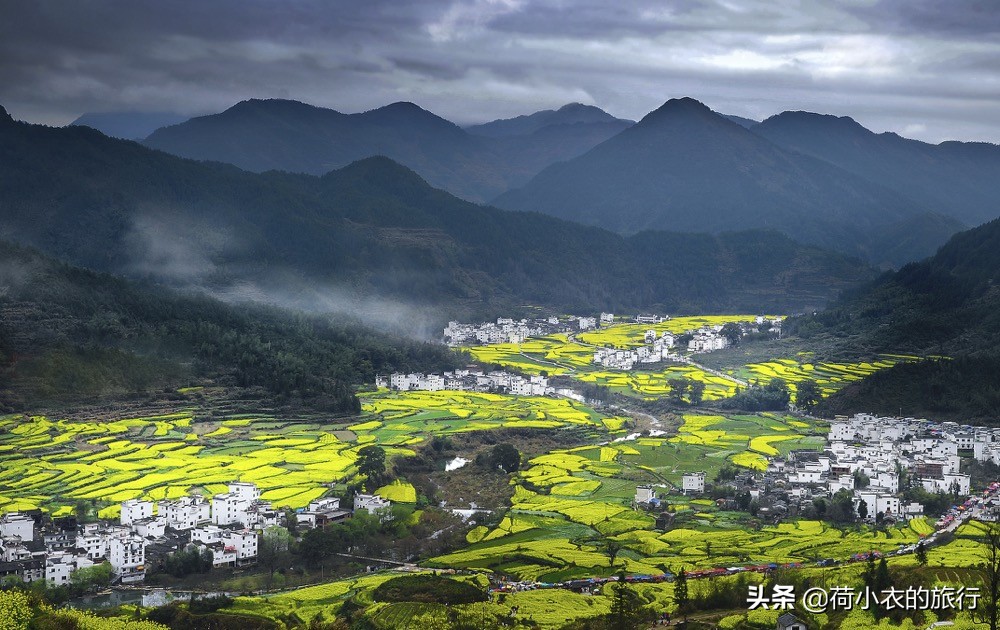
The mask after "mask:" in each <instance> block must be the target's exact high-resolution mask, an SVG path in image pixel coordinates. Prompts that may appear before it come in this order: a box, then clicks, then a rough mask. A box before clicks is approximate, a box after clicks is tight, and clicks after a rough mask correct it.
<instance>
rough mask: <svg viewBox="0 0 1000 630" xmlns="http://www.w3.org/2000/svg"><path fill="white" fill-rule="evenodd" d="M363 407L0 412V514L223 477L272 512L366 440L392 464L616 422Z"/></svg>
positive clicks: (186, 487)
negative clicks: (78, 416) (502, 438)
mask: <svg viewBox="0 0 1000 630" xmlns="http://www.w3.org/2000/svg"><path fill="white" fill-rule="evenodd" d="M363 407H364V411H365V412H366V416H365V417H364V418H362V419H360V421H357V420H356V421H354V422H353V423H351V424H350V426H349V427H345V426H343V425H340V426H330V427H324V426H323V425H320V424H317V423H316V422H315V420H311V419H302V420H296V419H290V420H275V419H271V418H246V417H241V418H231V419H226V420H223V421H221V423H220V422H217V421H216V422H193V419H194V415H193V412H184V413H175V414H171V415H166V416H159V417H154V418H134V419H128V420H116V421H113V422H80V421H70V420H52V419H49V418H45V417H41V416H34V417H26V416H5V417H2V418H0V510H3V511H9V510H26V509H34V508H38V507H44V508H46V509H48V510H50V511H53V512H56V511H61V513H67V512H68V511H70V510H71V509H72V506H74V505H75V504H76V502H77V501H80V500H85V501H87V500H94V501H96V502H97V503H98V506H99V508H100V512H99V513H100V515H101V516H102V517H108V518H113V517H115V516H116V515H117V508H118V505H117V504H118V503H120V502H121V501H124V500H126V499H133V498H146V499H153V500H162V499H173V498H178V497H181V496H184V495H186V494H188V493H189V492H201V493H208V494H212V493H216V492H221V491H224V490H225V484H226V483H228V482H229V481H234V480H240V481H249V482H253V483H255V484H257V485H258V486H259V487H260V488H261V490H262V497H263V498H264V499H265V500H268V501H271V502H273V503H274V504H275V505H276V506H287V507H292V508H297V507H302V506H305V505H307V504H308V503H309V502H310V501H312V500H315V499H317V498H319V497H321V496H323V495H324V494H325V493H326V491H327V487H328V484H330V483H336V482H343V481H346V480H348V479H350V478H351V477H353V476H354V475H355V474H356V466H355V462H356V460H357V451H358V450H359V449H360V448H361V447H362V446H364V445H367V444H380V445H382V446H383V447H385V448H386V449H387V453H388V455H389V456H390V457H392V456H398V455H412V454H413V450H412V448H410V447H412V446H413V445H416V444H419V443H420V442H422V441H423V440H425V439H426V438H427V436H431V435H442V434H449V433H457V432H464V431H476V430H490V429H498V428H532V429H560V428H565V427H583V428H585V429H587V430H588V431H589V432H591V434H592V435H594V436H598V435H606V434H607V432H608V431H609V430H614V431H621V430H622V429H623V427H624V425H625V422H626V419H625V418H622V417H619V416H604V415H602V414H599V413H597V412H595V411H593V410H592V409H590V408H588V407H585V406H584V405H581V404H579V403H576V402H573V401H570V400H562V399H554V398H545V397H513V396H501V395H497V394H474V393H467V392H398V393H389V392H380V393H377V394H374V395H372V396H371V397H370V398H367V399H365V400H364V402H363ZM343 429H349V431H343ZM334 433H339V434H341V435H342V436H343V435H350V436H353V437H354V438H355V439H354V440H341V439H338V438H337V437H336V436H335V435H334ZM568 481H570V482H571V483H569V484H568V485H565V486H563V487H562V488H560V491H561V492H564V493H567V494H571V495H576V494H583V493H586V492H590V491H592V489H591V488H590V486H594V485H595V484H586V483H578V482H577V480H568ZM596 485H599V484H596ZM382 490H384V494H385V495H386V496H387V498H389V499H390V500H393V501H397V502H401V503H414V502H416V499H417V497H416V491H415V490H414V488H413V486H412V485H410V484H408V483H406V482H404V481H400V482H398V483H395V484H391V485H389V486H387V487H385V488H383V489H382Z"/></svg>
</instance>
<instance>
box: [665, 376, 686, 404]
mask: <svg viewBox="0 0 1000 630" xmlns="http://www.w3.org/2000/svg"><path fill="white" fill-rule="evenodd" d="M667 385H669V386H670V393H669V394H667V396H668V397H669V398H670V402H672V403H674V404H677V405H679V404H681V403H683V402H684V395H685V394H686V393H687V390H688V382H687V379H683V378H672V379H670V380H668V381H667Z"/></svg>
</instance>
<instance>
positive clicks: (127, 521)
mask: <svg viewBox="0 0 1000 630" xmlns="http://www.w3.org/2000/svg"><path fill="white" fill-rule="evenodd" d="M151 516H153V502H152V501H142V500H140V499H129V500H128V501H122V512H121V524H122V525H131V524H132V523H133V522H135V521H141V520H142V519H146V518H150V517H151Z"/></svg>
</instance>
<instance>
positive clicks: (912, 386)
mask: <svg viewBox="0 0 1000 630" xmlns="http://www.w3.org/2000/svg"><path fill="white" fill-rule="evenodd" d="M998 282H1000V220H994V221H992V222H990V223H987V224H985V225H982V226H980V227H978V228H975V229H972V230H969V231H966V232H962V233H959V234H957V235H955V236H954V237H953V238H952V239H951V240H950V241H948V243H947V244H946V245H944V246H943V247H942V248H941V249H940V250H939V251H938V253H937V254H935V255H934V256H932V257H930V258H928V259H926V260H923V261H921V262H918V263H913V264H910V265H907V266H905V267H903V268H902V269H900V270H899V271H898V272H895V273H889V274H885V275H883V276H882V277H880V278H879V279H878V280H876V281H875V282H873V283H871V284H870V285H868V286H866V287H864V288H863V289H859V290H856V291H853V292H851V293H849V294H847V295H845V296H844V298H843V299H842V300H841V301H839V302H838V303H836V304H835V305H834V306H833V307H832V308H830V309H829V310H827V311H824V312H821V313H817V314H816V315H813V316H810V317H805V318H800V319H798V320H795V321H792V322H790V330H791V331H792V332H793V333H798V334H799V335H800V336H802V337H804V338H806V339H808V340H815V341H817V342H820V341H822V342H823V343H824V344H829V343H831V342H833V343H835V344H837V345H839V346H840V347H842V348H844V349H845V350H863V351H868V352H912V353H917V354H922V355H927V354H930V355H945V356H949V357H953V359H952V360H941V361H928V362H924V363H920V364H916V365H910V366H900V367H897V368H893V369H892V370H887V371H886V372H884V373H880V374H878V375H874V376H872V377H869V378H868V379H865V380H864V381H862V382H860V383H858V384H854V385H852V386H850V387H847V388H844V389H843V390H841V391H840V392H839V393H838V394H836V395H835V396H833V397H832V398H831V399H830V400H828V401H827V402H826V403H825V404H824V407H823V409H824V410H825V411H827V412H828V413H834V412H837V413H840V412H846V411H849V410H857V411H862V410H866V409H867V410H873V411H879V412H882V413H898V412H899V410H900V409H902V410H903V412H904V413H911V414H918V415H919V414H931V415H937V416H943V417H951V418H956V419H960V418H963V417H964V418H966V419H969V418H972V417H975V418H986V419H990V418H993V419H996V418H997V417H998V409H1000V350H998V348H1000V288H998Z"/></svg>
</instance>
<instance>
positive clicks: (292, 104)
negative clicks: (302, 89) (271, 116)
mask: <svg viewBox="0 0 1000 630" xmlns="http://www.w3.org/2000/svg"><path fill="white" fill-rule="evenodd" d="M278 109H283V110H287V109H322V108H321V107H316V106H315V105H309V104H308V103H303V102H302V101H296V100H292V99H288V98H248V99H246V100H243V101H240V102H239V103H236V104H235V105H233V106H232V107H230V108H229V109H227V110H226V111H227V112H233V111H253V110H278Z"/></svg>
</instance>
